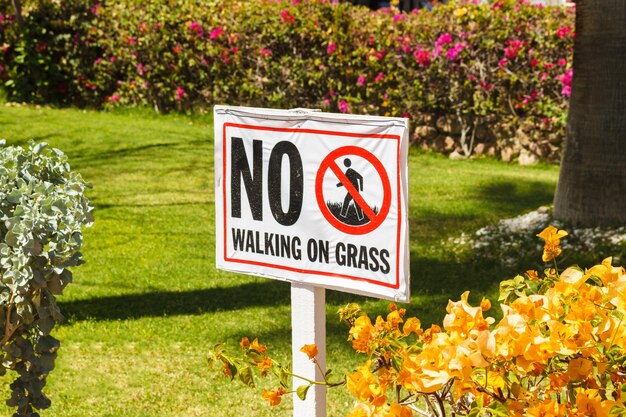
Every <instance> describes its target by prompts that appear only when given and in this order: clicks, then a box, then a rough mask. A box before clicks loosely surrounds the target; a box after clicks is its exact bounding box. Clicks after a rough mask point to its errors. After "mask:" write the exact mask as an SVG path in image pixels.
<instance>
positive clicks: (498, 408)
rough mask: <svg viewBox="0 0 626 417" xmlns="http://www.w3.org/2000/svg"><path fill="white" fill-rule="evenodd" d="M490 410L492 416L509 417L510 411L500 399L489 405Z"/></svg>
mask: <svg viewBox="0 0 626 417" xmlns="http://www.w3.org/2000/svg"><path fill="white" fill-rule="evenodd" d="M487 408H488V409H489V410H490V414H491V417H509V411H508V410H507V409H506V407H505V406H504V404H502V403H501V402H500V401H494V402H492V403H491V404H489V407H487Z"/></svg>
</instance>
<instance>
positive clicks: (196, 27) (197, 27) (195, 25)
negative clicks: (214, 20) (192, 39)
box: [189, 21, 204, 35]
mask: <svg viewBox="0 0 626 417" xmlns="http://www.w3.org/2000/svg"><path fill="white" fill-rule="evenodd" d="M189 30H190V31H192V32H196V33H198V34H201V35H202V34H204V28H203V27H202V25H201V24H200V23H199V22H197V21H193V22H191V23H189Z"/></svg>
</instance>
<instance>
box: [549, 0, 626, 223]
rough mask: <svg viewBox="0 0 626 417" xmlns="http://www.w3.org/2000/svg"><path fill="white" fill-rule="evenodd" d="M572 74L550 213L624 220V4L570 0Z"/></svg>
mask: <svg viewBox="0 0 626 417" xmlns="http://www.w3.org/2000/svg"><path fill="white" fill-rule="evenodd" d="M573 67H574V77H573V80H572V96H571V101H570V109H569V114H568V120H567V142H566V148H565V153H564V156H563V161H562V163H561V172H560V177H559V183H558V186H557V190H556V195H555V198H554V216H555V218H557V219H560V220H565V221H567V222H571V223H574V224H578V225H585V226H606V225H614V226H615V225H617V226H623V225H626V3H625V2H624V0H579V1H578V2H577V3H576V38H575V40H574V64H573Z"/></svg>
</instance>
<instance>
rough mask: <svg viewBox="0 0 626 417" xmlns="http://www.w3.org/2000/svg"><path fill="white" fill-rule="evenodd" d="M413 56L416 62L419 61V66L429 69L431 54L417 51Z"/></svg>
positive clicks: (420, 50)
mask: <svg viewBox="0 0 626 417" xmlns="http://www.w3.org/2000/svg"><path fill="white" fill-rule="evenodd" d="M413 56H414V57H415V60H416V61H417V63H418V64H419V66H421V67H427V66H429V65H430V52H428V51H427V50H426V49H417V50H416V51H415V52H413Z"/></svg>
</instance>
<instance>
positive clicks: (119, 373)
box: [0, 107, 558, 417]
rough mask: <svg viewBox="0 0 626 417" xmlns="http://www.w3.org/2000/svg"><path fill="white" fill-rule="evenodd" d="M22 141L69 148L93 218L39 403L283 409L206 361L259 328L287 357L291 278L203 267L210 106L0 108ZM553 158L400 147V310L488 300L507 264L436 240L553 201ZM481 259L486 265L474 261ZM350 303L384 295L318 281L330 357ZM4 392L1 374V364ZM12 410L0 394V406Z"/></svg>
mask: <svg viewBox="0 0 626 417" xmlns="http://www.w3.org/2000/svg"><path fill="white" fill-rule="evenodd" d="M1 138H4V139H6V140H7V142H8V144H9V145H15V144H26V143H27V142H28V140H29V139H34V140H36V141H45V142H48V143H49V144H51V145H52V146H54V147H58V148H60V149H61V150H63V151H64V152H66V153H67V154H68V155H69V157H70V164H71V166H72V168H73V169H74V170H76V171H78V172H80V173H81V174H82V175H83V177H84V178H85V180H87V181H88V182H90V183H92V184H93V189H92V190H90V191H89V193H88V197H89V198H90V200H91V201H92V202H93V204H94V205H95V207H96V210H95V218H96V222H95V225H94V226H93V227H92V228H91V229H87V230H86V231H85V236H84V242H85V243H84V256H85V259H86V261H87V263H86V264H84V265H82V266H80V267H78V268H75V269H74V271H75V275H74V283H72V284H71V285H70V286H68V288H67V290H66V292H65V294H64V295H63V296H62V297H60V305H61V309H62V312H63V313H64V314H65V315H66V318H67V320H66V322H65V323H64V324H62V325H61V326H59V327H58V328H57V329H56V330H55V335H56V337H57V338H59V339H61V343H62V345H61V350H60V352H59V358H58V360H57V367H56V369H55V370H54V371H53V372H52V374H51V375H50V377H49V382H48V385H47V387H46V390H47V393H48V394H49V396H50V398H51V399H52V407H51V408H50V409H48V410H45V411H44V412H43V413H42V416H54V417H69V416H75V417H79V416H80V417H89V416H94V417H95V416H98V417H105V416H115V417H118V416H126V417H135V416H137V417H138V416H146V417H148V416H150V417H157V416H163V417H165V416H167V417H173V416H176V417H184V416H209V417H212V416H238V417H239V416H290V415H291V410H290V401H289V400H288V401H285V402H284V404H281V405H280V406H279V407H276V408H273V409H270V408H269V406H267V405H266V404H265V402H264V401H263V400H262V399H261V398H260V392H259V391H257V392H254V391H252V390H249V389H247V388H244V387H243V386H242V385H241V384H238V383H229V382H228V380H227V379H226V378H223V377H221V376H220V372H219V369H217V368H216V369H214V370H213V371H209V370H208V369H207V366H206V356H207V351H208V350H209V349H210V347H211V346H213V345H214V344H216V343H219V342H226V343H227V344H228V345H229V346H230V347H231V349H232V351H233V352H236V351H237V349H238V348H239V347H238V343H239V340H240V339H241V338H242V337H243V336H249V337H258V338H259V339H260V341H261V342H262V343H266V344H267V345H268V348H269V350H270V352H273V353H274V354H275V356H276V357H278V358H279V359H282V360H284V361H288V360H290V357H289V355H290V353H289V352H290V349H291V347H290V335H291V323H290V301H289V284H286V283H283V282H279V281H272V280H268V279H262V278H256V277H250V276H244V275H237V274H232V273H227V272H224V271H218V270H216V269H215V255H214V252H215V230H214V229H215V224H214V193H213V187H214V185H213V126H212V124H211V119H210V117H208V116H207V117H197V118H190V117H184V116H174V115H171V116H157V115H154V114H152V113H150V112H139V111H132V112H126V113H106V112H104V113H98V112H90V111H87V112H85V111H79V110H54V109H36V108H32V107H17V108H16V107H2V108H0V139H1ZM557 175H558V167H556V166H536V167H525V168H523V167H519V166H516V165H510V164H503V163H500V162H497V161H489V160H475V161H450V160H448V159H446V158H445V157H441V156H437V155H430V154H422V153H419V152H417V151H414V150H412V151H411V153H410V157H409V179H410V233H411V276H412V278H411V287H412V294H413V296H412V301H411V304H410V305H406V306H404V307H406V308H407V310H408V312H409V314H410V315H417V316H418V317H420V319H422V322H423V323H424V325H429V324H430V323H433V322H441V319H442V318H443V316H444V314H445V305H446V302H447V300H448V299H449V298H452V299H458V297H459V295H460V294H461V293H462V292H463V291H464V290H466V289H470V290H471V291H472V295H471V298H470V299H471V300H473V301H476V300H480V298H481V297H482V296H488V297H491V298H492V299H494V297H495V296H496V294H497V283H498V281H499V280H501V279H504V278H509V277H510V276H512V274H514V273H515V271H503V270H499V269H497V268H496V267H495V266H494V267H493V268H489V269H479V268H477V267H475V266H474V263H472V262H471V260H470V259H466V258H458V257H456V256H455V254H454V253H450V251H449V249H447V248H446V246H445V245H443V244H442V242H444V241H446V240H447V239H448V238H449V237H455V236H458V235H460V234H461V233H462V232H466V233H468V232H472V231H474V230H476V229H478V228H479V227H482V226H485V225H487V224H490V223H493V222H496V221H497V220H498V219H500V218H506V217H512V216H514V215H518V214H521V213H523V212H525V211H529V210H533V209H535V208H537V207H538V206H540V205H545V204H549V203H550V202H551V201H552V196H553V191H554V187H555V183H556V179H557ZM486 267H488V266H484V265H483V268H486ZM352 301H355V302H359V303H361V304H362V305H364V306H365V308H366V309H367V310H368V311H370V312H371V313H372V314H381V313H384V312H385V310H386V305H387V302H386V301H378V300H374V299H368V298H364V297H359V296H355V295H350V294H343V293H338V292H334V291H328V294H327V327H328V341H327V344H328V362H329V365H328V366H329V368H332V369H334V370H335V372H336V373H338V374H341V373H343V372H345V371H348V370H351V369H353V368H354V367H355V366H356V365H357V364H358V363H359V361H360V360H363V358H360V357H358V356H356V354H355V353H353V352H352V351H351V347H350V344H349V343H348V342H347V329H346V328H345V327H344V326H343V325H342V324H340V323H338V320H337V315H336V310H337V308H338V307H340V306H341V305H344V304H345V303H348V302H352ZM0 381H2V385H0V386H2V387H3V389H2V392H3V394H4V395H6V391H7V390H6V388H7V384H8V383H9V379H8V378H7V377H4V378H3V379H0ZM351 405H352V399H351V398H350V397H349V396H348V395H347V394H346V393H345V389H341V388H340V389H338V390H334V391H332V392H330V394H329V406H328V409H329V416H340V415H344V414H346V413H347V411H348V410H349V409H350V408H351ZM9 414H10V411H9V410H8V409H7V408H5V407H4V405H1V406H0V415H9Z"/></svg>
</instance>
